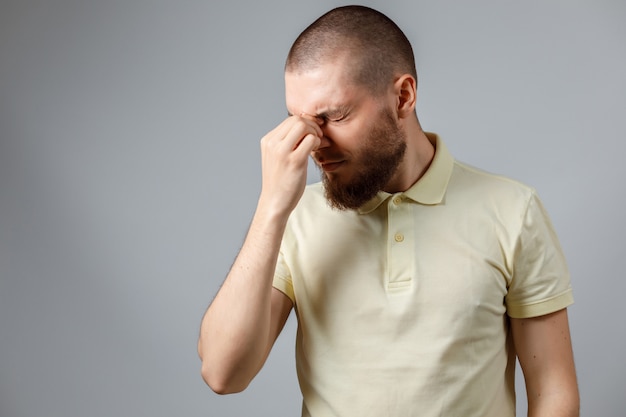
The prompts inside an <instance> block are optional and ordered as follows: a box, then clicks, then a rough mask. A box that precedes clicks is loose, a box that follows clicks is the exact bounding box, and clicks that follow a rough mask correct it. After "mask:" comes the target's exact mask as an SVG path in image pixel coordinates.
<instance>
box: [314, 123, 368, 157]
mask: <svg viewBox="0 0 626 417" xmlns="http://www.w3.org/2000/svg"><path fill="white" fill-rule="evenodd" d="M367 131H368V130H367V129H364V128H363V127H362V126H359V125H356V124H341V125H339V124H336V125H332V126H331V125H329V126H326V127H325V128H324V134H325V135H326V137H328V138H329V139H330V140H331V141H332V142H333V143H334V144H335V145H336V146H337V147H339V148H341V149H344V150H350V151H354V150H355V149H356V148H358V146H359V143H362V142H363V141H362V139H363V138H364V137H365V136H366V135H367Z"/></svg>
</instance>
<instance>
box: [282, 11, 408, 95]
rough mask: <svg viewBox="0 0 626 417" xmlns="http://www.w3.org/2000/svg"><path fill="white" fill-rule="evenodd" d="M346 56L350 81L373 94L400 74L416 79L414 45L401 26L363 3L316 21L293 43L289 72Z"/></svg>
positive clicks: (286, 68) (313, 66)
mask: <svg viewBox="0 0 626 417" xmlns="http://www.w3.org/2000/svg"><path fill="white" fill-rule="evenodd" d="M346 57H347V58H348V59H349V61H350V67H351V71H352V74H351V78H352V80H353V81H354V82H355V83H357V84H359V85H361V86H364V87H366V88H368V89H369V90H370V92H371V93H372V94H375V95H376V94H380V93H383V92H384V91H385V90H386V89H387V88H388V87H389V84H390V83H391V82H392V80H393V78H394V76H396V75H398V74H410V75H412V76H413V77H414V78H415V79H416V80H417V72H416V69H415V58H414V55H413V49H412V48H411V44H410V42H409V41H408V39H407V38H406V36H405V35H404V33H403V32H402V30H400V28H399V27H398V26H397V25H396V24H395V23H394V22H393V21H392V20H391V19H389V18H388V17H387V16H385V15H384V14H382V13H380V12H378V11H376V10H373V9H370V8H368V7H364V6H345V7H339V8H336V9H333V10H331V11H329V12H328V13H326V14H324V15H323V16H321V17H320V18H319V19H317V20H316V21H315V22H313V23H312V24H311V25H310V26H309V27H308V28H306V29H305V30H304V31H303V32H302V33H301V34H300V36H298V38H297V39H296V40H295V42H294V43H293V45H292V47H291V50H290V51H289V55H288V56H287V62H286V65H285V71H286V72H300V71H307V70H310V69H314V68H316V67H318V66H319V65H322V64H325V63H329V62H333V61H335V60H337V59H340V58H346Z"/></svg>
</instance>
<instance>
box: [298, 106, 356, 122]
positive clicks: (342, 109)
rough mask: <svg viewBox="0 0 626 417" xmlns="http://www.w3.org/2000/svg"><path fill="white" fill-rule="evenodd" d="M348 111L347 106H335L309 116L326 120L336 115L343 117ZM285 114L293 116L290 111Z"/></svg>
mask: <svg viewBox="0 0 626 417" xmlns="http://www.w3.org/2000/svg"><path fill="white" fill-rule="evenodd" d="M348 111H349V109H348V106H337V107H335V108H331V109H328V110H326V111H323V112H321V113H317V114H312V115H311V116H313V117H315V118H316V119H323V120H327V119H333V118H337V117H343V116H345V115H346V114H348ZM287 114H288V115H289V116H293V114H292V113H291V112H290V111H288V112H287Z"/></svg>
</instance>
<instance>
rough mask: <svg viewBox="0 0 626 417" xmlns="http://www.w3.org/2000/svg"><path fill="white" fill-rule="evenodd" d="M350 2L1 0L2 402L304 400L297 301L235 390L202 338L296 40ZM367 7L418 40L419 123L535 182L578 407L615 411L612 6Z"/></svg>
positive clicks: (97, 406) (26, 411)
mask: <svg viewBox="0 0 626 417" xmlns="http://www.w3.org/2000/svg"><path fill="white" fill-rule="evenodd" d="M341 4H343V3H341V2H336V1H328V0H326V1H317V2H312V1H293V0H292V1H287V0H270V1H265V2H257V1H253V0H248V1H236V0H235V1H229V2H219V3H218V2H211V1H191V0H181V1H169V2H168V1H148V0H135V1H98V2H95V1H93V2H85V1H78V0H76V1H71V0H57V1H46V0H41V1H33V0H12V1H7V0H3V1H2V2H0V417H31V416H43V415H45V416H48V417H57V416H58V417H83V416H90V417H97V416H103V417H104V416H106V417H109V416H114V415H121V416H148V415H149V416H188V417H191V416H269V415H273V416H296V415H299V412H300V401H301V398H300V393H299V389H298V387H297V381H296V377H295V371H294V334H295V325H296V324H295V319H294V318H293V316H292V317H291V318H290V320H289V322H288V325H287V327H286V329H285V331H284V333H283V334H282V335H281V337H280V338H279V340H278V342H277V345H276V346H275V348H274V351H273V352H272V354H271V356H270V358H269V360H268V362H267V364H266V366H265V368H264V369H263V370H262V371H261V373H260V374H259V375H258V377H257V379H256V380H255V381H253V383H252V384H251V385H250V387H249V388H248V389H247V391H245V392H244V393H242V394H238V395H231V396H225V397H220V396H218V395H216V394H214V393H213V392H211V391H210V389H209V388H208V387H207V386H206V385H204V383H203V381H202V380H201V378H200V361H199V360H198V357H197V354H196V340H197V334H198V327H199V323H200V319H201V316H202V314H203V312H204V310H205V308H206V307H207V305H208V304H209V303H210V301H211V299H212V298H213V296H214V294H215V293H216V291H217V290H218V288H219V286H220V284H221V282H222V280H223V277H224V276H225V275H226V273H227V271H228V269H229V267H230V265H231V263H232V261H233V259H234V257H235V255H236V253H237V251H238V249H239V247H240V245H241V243H242V242H243V238H244V235H245V232H246V230H247V227H248V224H249V221H250V218H251V216H252V213H253V210H254V207H255V203H256V198H257V196H258V193H259V189H260V162H259V156H260V151H259V145H258V142H259V140H260V138H261V137H262V136H263V135H264V134H265V133H266V132H267V131H269V130H270V129H271V128H273V127H274V126H275V125H276V124H278V123H279V122H280V121H281V120H282V119H283V118H284V117H285V115H286V109H285V105H284V89H283V62H284V58H285V55H286V53H287V50H288V48H289V46H290V44H291V42H292V41H293V39H294V38H295V37H296V36H297V35H298V33H299V32H300V31H301V30H302V29H304V27H305V26H307V25H308V24H309V23H310V22H311V21H313V19H315V18H316V17H318V16H319V15H320V14H322V13H323V12H325V11H327V10H328V9H330V8H332V7H334V6H337V5H341ZM364 4H366V5H370V6H374V7H376V8H378V9H379V10H381V11H383V12H384V13H386V14H388V15H389V16H390V17H391V18H392V19H394V20H395V21H396V22H397V23H398V24H399V25H400V27H401V28H403V30H404V31H405V33H406V34H407V36H408V37H409V39H410V40H411V41H412V43H413V45H414V49H415V52H416V56H417V67H418V73H419V91H418V94H419V105H418V115H419V117H420V120H421V122H422V125H423V126H424V128H425V129H426V130H430V131H435V132H438V133H439V134H440V135H441V136H442V137H443V139H444V140H445V141H446V143H447V145H448V147H449V148H450V150H451V152H452V153H453V154H454V155H455V156H456V157H457V158H458V159H460V160H462V161H465V162H467V163H470V164H472V165H476V166H479V167H481V168H484V169H487V170H490V171H493V172H497V173H500V174H505V175H508V176H510V177H513V178H515V179H518V180H521V181H523V182H525V183H528V184H530V185H532V186H534V187H536V188H537V189H538V191H539V194H540V195H541V196H542V198H543V201H544V203H545V205H546V206H547V208H548V210H549V212H550V214H551V217H552V219H553V222H554V225H555V227H556V230H557V232H558V234H559V236H560V238H561V242H562V246H563V248H564V251H565V254H566V256H567V257H568V260H569V265H570V269H571V274H572V282H573V286H574V291H575V293H574V294H575V300H576V303H575V304H574V305H573V306H572V307H571V308H570V310H569V311H570V321H571V329H572V335H573V340H574V351H575V357H576V362H577V369H578V377H579V383H580V389H581V395H582V410H583V411H582V415H586V416H619V415H623V414H624V412H625V410H626V398H625V396H624V387H625V386H626V376H625V373H626V360H625V359H624V356H623V355H624V352H626V332H625V330H626V326H625V325H624V321H623V320H622V316H623V308H622V307H620V302H619V300H620V299H621V298H622V295H623V294H624V293H625V292H626V284H625V279H624V274H623V268H622V265H621V263H620V262H621V261H620V258H621V257H622V256H624V249H625V245H624V242H623V237H624V236H625V235H626V225H625V221H624V214H623V213H624V207H625V203H626V198H625V197H626V187H625V185H624V180H625V179H626V164H624V163H623V159H624V153H625V151H626V145H625V144H624V143H625V139H626V138H625V135H624V129H623V127H622V123H623V121H624V119H625V118H626V81H625V80H626V76H625V74H626V47H625V46H624V41H625V40H626V24H625V22H626V5H625V3H624V2H623V1H618V0H614V1H610V0H588V1H567V2H566V1H550V0H548V1H539V0H534V1H528V2H505V1H495V0H494V1H486V0H483V1H474V2H464V1H440V2H435V1H415V0H410V1H409V0H406V1H396V2H388V1H382V0H380V1H366V2H364ZM317 178H318V177H317V173H316V172H315V171H314V170H311V177H310V181H316V180H317ZM518 376H519V375H518ZM518 380H519V381H521V379H519V378H518ZM519 390H520V396H519V401H520V404H519V406H518V409H519V411H520V412H519V414H520V415H524V414H525V408H526V406H525V404H524V393H523V386H521V385H520V386H519Z"/></svg>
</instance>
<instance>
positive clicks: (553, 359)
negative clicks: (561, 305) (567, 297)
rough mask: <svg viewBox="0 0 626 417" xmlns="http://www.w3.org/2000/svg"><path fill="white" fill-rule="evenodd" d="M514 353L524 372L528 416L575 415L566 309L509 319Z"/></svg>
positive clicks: (576, 398) (576, 402)
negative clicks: (536, 315) (537, 315)
mask: <svg viewBox="0 0 626 417" xmlns="http://www.w3.org/2000/svg"><path fill="white" fill-rule="evenodd" d="M511 329H512V333H513V341H514V343H515V349H516V351H517V356H518V359H519V361H520V365H521V367H522V371H523V372H524V379H525V381H526V392H527V395H528V416H529V417H543V416H550V417H557V416H558V417H566V416H567V417H577V416H578V415H579V407H580V398H579V394H578V384H577V382H576V371H575V369H574V355H573V353H572V343H571V339H570V331H569V323H568V320H567V310H566V309H563V310H560V311H557V312H555V313H552V314H548V315H545V316H540V317H534V318H528V319H511Z"/></svg>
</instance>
